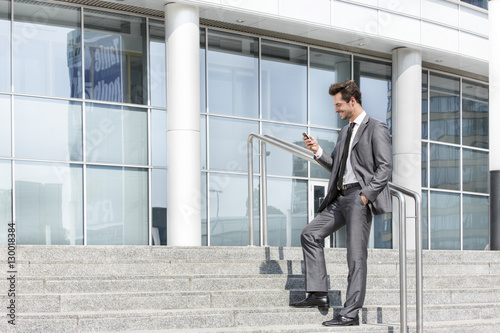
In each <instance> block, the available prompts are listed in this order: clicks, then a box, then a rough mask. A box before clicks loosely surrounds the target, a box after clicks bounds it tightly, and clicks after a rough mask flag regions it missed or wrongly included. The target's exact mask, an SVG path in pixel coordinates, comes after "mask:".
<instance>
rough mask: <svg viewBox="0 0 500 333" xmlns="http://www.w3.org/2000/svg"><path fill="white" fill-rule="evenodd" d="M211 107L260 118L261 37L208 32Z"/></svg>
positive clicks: (211, 109) (220, 112) (209, 99)
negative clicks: (259, 38)
mask: <svg viewBox="0 0 500 333" xmlns="http://www.w3.org/2000/svg"><path fill="white" fill-rule="evenodd" d="M207 61H208V104H209V107H208V110H209V112H210V113H218V114H225V115H232V116H241V117H250V118H258V115H259V40H258V39H257V38H255V37H246V36H241V35H235V34H230V33H225V32H220V31H212V30H209V31H208V53H207Z"/></svg>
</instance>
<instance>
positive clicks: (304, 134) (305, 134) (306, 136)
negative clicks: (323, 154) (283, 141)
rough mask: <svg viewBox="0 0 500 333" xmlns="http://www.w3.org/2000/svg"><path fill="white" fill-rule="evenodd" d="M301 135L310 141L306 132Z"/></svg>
mask: <svg viewBox="0 0 500 333" xmlns="http://www.w3.org/2000/svg"><path fill="white" fill-rule="evenodd" d="M302 135H303V136H304V137H305V138H306V139H310V137H309V135H307V133H306V132H303V133H302Z"/></svg>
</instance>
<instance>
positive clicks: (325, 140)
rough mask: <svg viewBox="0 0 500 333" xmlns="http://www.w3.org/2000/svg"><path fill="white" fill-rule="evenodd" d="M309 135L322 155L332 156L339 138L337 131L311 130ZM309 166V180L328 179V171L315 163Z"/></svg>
mask: <svg viewBox="0 0 500 333" xmlns="http://www.w3.org/2000/svg"><path fill="white" fill-rule="evenodd" d="M309 133H310V134H311V135H312V136H313V137H314V138H315V139H316V141H318V143H319V145H320V146H321V148H322V149H323V153H324V154H328V155H331V154H332V152H333V150H334V149H335V144H336V143H337V138H338V136H339V132H338V131H333V130H323V129H316V128H311V130H310V132H309ZM310 165H311V178H323V179H330V172H328V170H326V169H325V168H323V167H322V166H319V165H317V164H315V163H311V164H310Z"/></svg>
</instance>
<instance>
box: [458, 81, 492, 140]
mask: <svg viewBox="0 0 500 333" xmlns="http://www.w3.org/2000/svg"><path fill="white" fill-rule="evenodd" d="M462 87H463V93H462V140H463V141H462V142H463V144H464V145H467V146H473V147H478V148H489V144H488V141H489V140H488V135H489V130H488V126H489V122H488V115H489V112H488V111H489V104H488V98H489V97H488V86H487V85H484V84H478V83H473V82H468V81H463V85H462Z"/></svg>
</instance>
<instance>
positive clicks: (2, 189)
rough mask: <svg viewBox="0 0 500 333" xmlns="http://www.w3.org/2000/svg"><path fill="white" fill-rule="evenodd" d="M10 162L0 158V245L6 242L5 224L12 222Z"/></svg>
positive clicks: (6, 231)
mask: <svg viewBox="0 0 500 333" xmlns="http://www.w3.org/2000/svg"><path fill="white" fill-rule="evenodd" d="M10 165H11V162H10V161H6V160H0V225H1V226H2V227H1V228H0V245H6V244H7V243H8V236H7V235H8V230H7V224H8V223H11V222H12V185H11V184H12V181H11V179H12V178H11V175H12V172H11V166H10Z"/></svg>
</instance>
